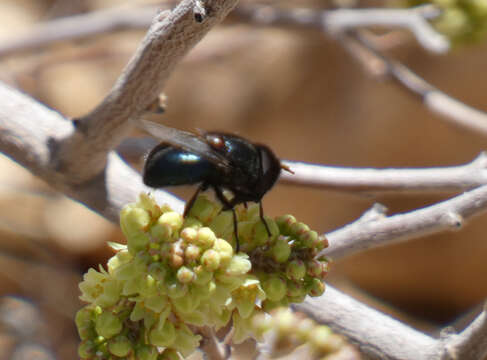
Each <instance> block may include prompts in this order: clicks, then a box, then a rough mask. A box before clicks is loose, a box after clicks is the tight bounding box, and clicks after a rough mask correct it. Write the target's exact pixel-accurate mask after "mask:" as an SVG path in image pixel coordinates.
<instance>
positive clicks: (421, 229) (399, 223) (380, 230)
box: [323, 185, 487, 259]
mask: <svg viewBox="0 0 487 360" xmlns="http://www.w3.org/2000/svg"><path fill="white" fill-rule="evenodd" d="M485 210H487V185H483V186H481V187H479V188H477V189H474V190H470V191H468V192H465V193H463V194H462V195H458V196H456V197H454V198H452V199H449V200H446V201H442V202H440V203H437V204H435V205H431V206H427V207H425V208H423V209H419V210H415V211H411V212H409V213H406V214H398V215H394V216H390V217H384V216H374V217H372V218H370V217H367V218H365V219H364V218H363V217H362V218H360V219H358V220H357V221H356V222H354V223H351V224H349V225H347V226H345V227H343V228H341V229H338V230H335V231H333V232H331V233H329V234H326V236H327V238H328V240H329V243H330V246H329V247H328V248H327V249H325V250H323V254H326V255H329V256H331V257H333V258H335V259H337V258H341V257H344V256H348V255H351V254H353V253H356V252H358V251H362V250H366V249H370V248H373V247H377V246H383V245H386V244H393V243H397V242H400V241H404V240H406V239H410V238H412V237H418V236H424V235H427V234H433V233H437V232H440V231H444V230H458V229H460V228H461V227H462V226H463V224H464V222H465V220H466V219H468V218H470V217H473V216H475V215H479V214H480V213H482V212H484V211H485Z"/></svg>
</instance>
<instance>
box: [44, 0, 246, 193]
mask: <svg viewBox="0 0 487 360" xmlns="http://www.w3.org/2000/svg"><path fill="white" fill-rule="evenodd" d="M197 3H199V2H198V1H195V0H183V1H181V2H180V4H179V5H178V6H177V7H176V8H175V9H174V10H173V11H171V13H170V14H169V15H167V16H165V13H160V14H159V15H158V16H156V18H155V19H154V21H153V23H152V25H151V27H150V29H149V31H148V32H147V34H146V36H145V38H144V39H143V40H142V42H141V43H140V45H139V47H138V49H137V51H136V52H135V54H134V56H133V57H132V59H131V60H130V62H129V63H128V65H127V66H126V68H125V69H124V71H123V72H122V75H121V76H120V77H119V79H118V80H117V82H116V83H115V85H114V86H113V88H112V90H111V91H110V92H109V94H108V95H107V96H106V97H105V99H104V100H103V102H102V103H101V104H99V105H98V106H97V107H96V108H95V109H94V110H93V111H91V112H90V113H89V114H87V115H85V116H83V117H81V118H79V119H77V121H76V123H75V124H76V125H77V126H76V130H75V131H74V132H73V133H72V134H70V135H69V136H68V137H66V138H64V139H62V140H61V141H60V142H59V143H58V144H57V146H56V151H55V152H54V153H53V158H52V160H53V163H54V166H55V167H56V170H57V171H58V172H60V173H62V174H64V176H65V181H66V182H71V183H74V184H82V183H84V182H86V181H89V180H91V179H92V178H94V177H95V176H97V175H99V174H100V173H101V172H102V171H103V169H104V167H105V164H106V155H107V153H108V152H109V151H110V150H112V149H113V148H115V147H116V146H117V145H118V144H119V143H120V142H121V141H122V140H123V138H125V137H126V136H127V135H128V133H129V131H130V130H131V129H132V127H133V126H134V123H133V121H134V120H137V118H138V117H140V116H141V115H142V114H143V113H144V111H145V110H146V109H147V108H148V107H149V106H150V105H151V104H153V103H154V102H155V101H156V100H157V99H158V98H159V95H160V93H161V92H162V89H163V87H164V85H165V83H166V81H167V79H168V78H169V75H170V74H171V72H172V71H173V69H174V67H175V66H176V64H177V63H178V62H179V61H180V60H181V59H182V57H183V56H184V55H185V54H186V53H187V52H188V51H189V50H190V49H191V48H193V46H194V45H196V43H198V41H200V40H201V39H202V38H203V36H204V35H205V34H206V33H207V32H208V31H209V30H210V29H211V28H212V27H213V26H215V25H216V24H217V23H219V22H220V21H221V20H222V19H223V18H224V17H225V16H226V15H227V13H228V12H229V11H230V10H231V9H232V8H233V7H234V6H235V5H236V3H237V0H206V1H204V2H201V3H202V4H203V6H204V8H205V14H204V16H203V15H202V14H201V13H200V11H201V10H200V9H199V8H198V7H197Z"/></svg>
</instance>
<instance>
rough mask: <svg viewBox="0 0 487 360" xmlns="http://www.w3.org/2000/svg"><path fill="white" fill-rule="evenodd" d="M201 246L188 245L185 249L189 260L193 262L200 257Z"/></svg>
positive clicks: (185, 256) (185, 255) (185, 254)
mask: <svg viewBox="0 0 487 360" xmlns="http://www.w3.org/2000/svg"><path fill="white" fill-rule="evenodd" d="M200 253H201V248H200V247H198V246H195V245H188V246H187V247H186V249H184V258H185V260H186V261H187V262H193V261H196V260H198V259H199V257H200Z"/></svg>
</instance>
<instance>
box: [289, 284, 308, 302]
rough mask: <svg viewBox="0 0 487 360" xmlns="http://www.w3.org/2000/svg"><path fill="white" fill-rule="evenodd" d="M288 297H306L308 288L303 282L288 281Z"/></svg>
mask: <svg viewBox="0 0 487 360" xmlns="http://www.w3.org/2000/svg"><path fill="white" fill-rule="evenodd" d="M286 295H287V296H289V297H292V298H294V297H298V296H305V295H306V288H305V287H304V285H303V284H302V283H301V282H297V281H291V280H288V281H287V292H286Z"/></svg>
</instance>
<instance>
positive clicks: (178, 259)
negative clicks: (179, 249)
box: [169, 254, 184, 269]
mask: <svg viewBox="0 0 487 360" xmlns="http://www.w3.org/2000/svg"><path fill="white" fill-rule="evenodd" d="M183 264H184V259H183V257H182V256H180V255H175V254H172V255H169V265H171V267H172V268H173V269H179V268H180V267H181V266H183Z"/></svg>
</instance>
